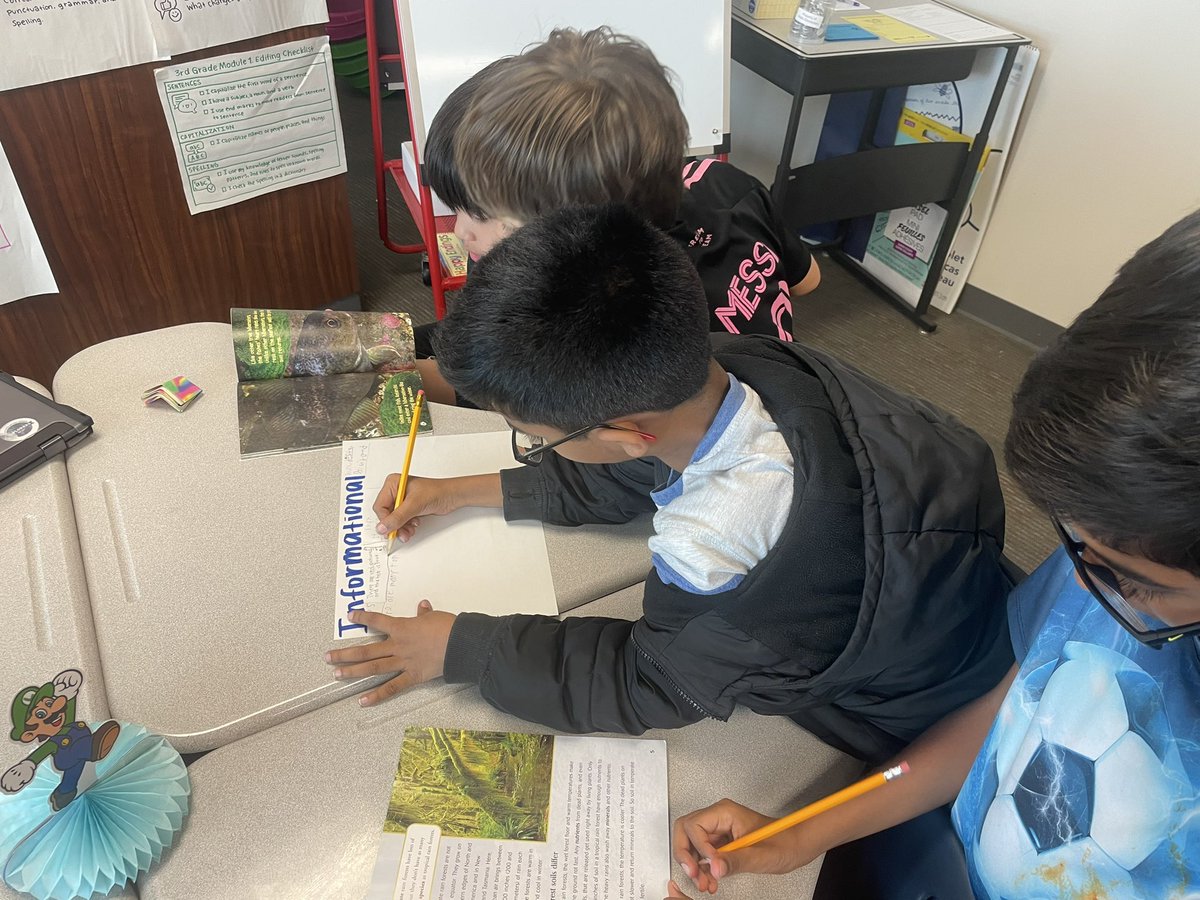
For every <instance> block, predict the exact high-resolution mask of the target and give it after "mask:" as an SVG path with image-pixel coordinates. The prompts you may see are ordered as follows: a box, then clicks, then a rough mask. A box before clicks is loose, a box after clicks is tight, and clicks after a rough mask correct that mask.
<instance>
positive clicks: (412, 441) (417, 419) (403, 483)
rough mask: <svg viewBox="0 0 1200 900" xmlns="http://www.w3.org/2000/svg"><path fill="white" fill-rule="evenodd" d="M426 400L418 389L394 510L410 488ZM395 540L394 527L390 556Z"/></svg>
mask: <svg viewBox="0 0 1200 900" xmlns="http://www.w3.org/2000/svg"><path fill="white" fill-rule="evenodd" d="M424 402H425V392H424V391H417V402H416V403H414V404H413V409H412V424H411V425H409V426H408V448H407V449H406V450H405V451H404V468H403V469H401V470H400V484H399V485H398V486H397V487H396V502H395V504H393V505H392V512H395V511H396V510H398V509H399V508H400V504H401V503H403V502H404V492H405V491H407V490H408V470H409V469H411V468H412V453H413V447H414V446H416V443H417V428H418V427H419V426H420V424H421V404H422V403H424ZM395 541H396V532H395V530H394V529H393V530H392V531H389V532H388V545H387V552H388V555H389V556H390V555H391V552H392V549H393V545H394V544H395Z"/></svg>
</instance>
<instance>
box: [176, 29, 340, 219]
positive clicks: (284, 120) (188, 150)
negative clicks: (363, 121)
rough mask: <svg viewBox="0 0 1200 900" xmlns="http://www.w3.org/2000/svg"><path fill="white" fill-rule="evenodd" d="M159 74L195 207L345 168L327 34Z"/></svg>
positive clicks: (182, 172)
mask: <svg viewBox="0 0 1200 900" xmlns="http://www.w3.org/2000/svg"><path fill="white" fill-rule="evenodd" d="M154 78H155V81H156V83H157V85H158V95H159V100H160V101H161V102H162V107H163V114H164V115H165V116H166V119H167V127H168V128H169V129H170V132H171V142H172V144H173V145H174V147H175V157H176V160H177V161H178V163H179V173H180V177H181V179H182V181H183V193H184V196H185V197H186V198H187V204H188V209H189V210H191V212H192V214H193V215H195V214H196V213H201V212H206V211H208V210H212V209H220V208H221V207H223V206H229V205H230V204H233V203H239V202H241V201H242V200H248V199H250V198H252V197H258V196H261V195H262V194H267V193H270V192H271V191H278V190H282V189H283V188H287V187H292V186H293V185H297V184H305V183H307V182H310V181H317V180H319V179H321V178H328V177H329V176H331V175H337V174H340V173H342V172H345V171H346V153H345V149H344V146H343V143H342V122H341V117H340V115H339V114H338V106H337V94H336V91H335V90H334V83H333V61H332V59H331V57H330V53H329V38H327V37H324V36H322V37H319V38H311V39H309V40H306V41H293V42H291V43H288V44H279V45H277V46H274V47H263V48H260V49H258V50H250V51H247V52H245V53H232V54H229V55H226V56H216V57H212V58H210V59H200V60H194V61H192V62H188V63H183V64H182V65H177V66H167V67H166V68H163V69H158V70H156V71H155V73H154Z"/></svg>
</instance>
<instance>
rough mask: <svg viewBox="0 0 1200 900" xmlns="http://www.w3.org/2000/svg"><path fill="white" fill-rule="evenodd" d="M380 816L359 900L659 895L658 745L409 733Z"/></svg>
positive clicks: (628, 899) (664, 816)
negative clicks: (379, 832)
mask: <svg viewBox="0 0 1200 900" xmlns="http://www.w3.org/2000/svg"><path fill="white" fill-rule="evenodd" d="M381 805H382V804H381ZM386 809H387V812H386V815H385V818H384V822H383V835H382V836H381V840H380V844H379V855H378V857H377V858H376V862H375V868H374V870H373V871H372V873H371V885H370V888H369V889H368V890H367V900H583V898H594V900H658V898H659V897H661V896H663V894H665V893H666V885H667V878H668V877H670V870H671V860H670V846H669V842H668V835H669V834H670V818H669V816H668V813H667V744H666V742H665V741H655V740H639V739H635V738H610V737H569V736H559V737H554V736H552V735H548V734H519V733H510V732H496V731H464V730H462V729H458V728H454V729H443V728H409V729H408V730H407V731H406V732H405V735H404V744H403V747H402V748H401V751H400V762H399V764H398V766H397V768H396V776H395V778H394V780H393V782H392V786H391V792H390V795H389V796H388V798H387V804H386Z"/></svg>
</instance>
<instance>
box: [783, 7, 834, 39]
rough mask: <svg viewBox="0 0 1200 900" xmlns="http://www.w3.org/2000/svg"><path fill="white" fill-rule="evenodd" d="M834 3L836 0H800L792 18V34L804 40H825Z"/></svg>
mask: <svg viewBox="0 0 1200 900" xmlns="http://www.w3.org/2000/svg"><path fill="white" fill-rule="evenodd" d="M833 5H834V0H800V5H799V6H798V7H796V17H795V18H794V19H792V36H793V37H798V38H800V40H802V41H820V40H824V38H825V30H826V29H827V28H828V27H829V19H830V17H831V16H832V15H833Z"/></svg>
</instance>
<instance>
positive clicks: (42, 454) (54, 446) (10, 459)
mask: <svg viewBox="0 0 1200 900" xmlns="http://www.w3.org/2000/svg"><path fill="white" fill-rule="evenodd" d="M91 433H92V420H91V417H90V416H85V415H84V414H83V413H81V412H79V411H78V410H76V409H72V408H71V407H69V406H63V405H62V404H61V403H55V402H54V401H53V400H49V399H47V398H46V397H43V396H42V395H41V394H39V393H37V392H36V391H34V390H31V389H30V388H27V387H25V386H24V385H20V384H18V383H17V380H16V379H15V378H13V377H12V376H11V375H6V374H5V373H3V372H0V488H3V487H4V486H5V485H7V484H10V483H11V482H13V481H16V480H17V478H19V477H20V476H21V475H24V474H25V473H26V472H29V471H31V470H32V469H34V468H36V467H37V466H38V465H39V464H40V463H43V462H45V461H46V460H47V459H50V457H52V456H56V455H57V454H59V453H64V452H66V450H67V448H68V447H74V446H75V445H76V444H78V443H79V442H80V441H82V440H83V439H84V438H85V437H87V436H88V435H89V434H91Z"/></svg>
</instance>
